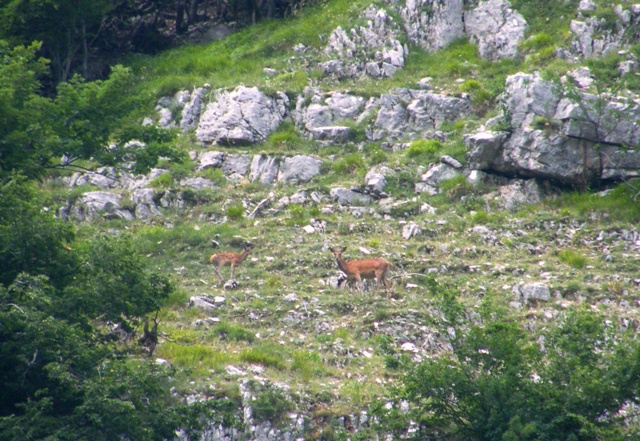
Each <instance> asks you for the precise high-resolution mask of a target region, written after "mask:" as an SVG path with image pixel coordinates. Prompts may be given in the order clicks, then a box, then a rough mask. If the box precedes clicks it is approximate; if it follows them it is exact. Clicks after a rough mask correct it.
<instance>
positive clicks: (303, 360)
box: [291, 351, 326, 382]
mask: <svg viewBox="0 0 640 441" xmlns="http://www.w3.org/2000/svg"><path fill="white" fill-rule="evenodd" d="M325 370H326V368H325V367H324V363H323V362H322V358H321V357H320V355H318V353H317V352H309V351H296V352H294V354H293V361H292V363H291V371H293V372H298V373H299V374H300V375H301V377H302V379H303V380H304V381H307V382H308V381H309V380H311V379H312V378H313V377H318V376H320V375H323V374H324V372H325Z"/></svg>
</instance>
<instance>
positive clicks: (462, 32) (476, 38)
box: [400, 0, 527, 60]
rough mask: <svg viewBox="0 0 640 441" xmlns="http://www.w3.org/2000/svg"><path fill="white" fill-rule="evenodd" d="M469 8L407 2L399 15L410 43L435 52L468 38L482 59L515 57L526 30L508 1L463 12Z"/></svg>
mask: <svg viewBox="0 0 640 441" xmlns="http://www.w3.org/2000/svg"><path fill="white" fill-rule="evenodd" d="M468 6H469V5H468V2H465V1H464V0H407V1H406V3H405V5H404V7H402V8H401V9H400V15H401V17H402V20H403V22H404V28H405V31H406V33H407V36H408V38H409V41H410V42H411V43H413V44H416V45H419V46H421V47H422V48H424V49H426V50H428V51H431V52H436V51H438V50H440V49H442V48H444V47H446V46H448V45H449V44H450V43H452V42H454V41H455V40H458V39H460V38H469V39H470V40H471V41H472V42H473V43H475V44H477V45H478V48H479V51H480V56H482V57H483V58H486V59H490V60H496V59H499V58H504V57H513V56H515V55H516V54H517V47H518V44H519V43H520V42H521V41H522V40H523V39H524V32H525V30H526V28H527V23H526V21H525V20H524V18H523V17H522V15H520V14H519V13H518V12H517V11H514V10H513V9H511V4H510V3H509V2H508V1H507V0H487V1H481V2H479V3H478V4H477V6H476V7H475V8H473V9H468V10H466V9H467V8H468Z"/></svg>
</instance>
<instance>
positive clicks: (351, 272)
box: [329, 247, 391, 292]
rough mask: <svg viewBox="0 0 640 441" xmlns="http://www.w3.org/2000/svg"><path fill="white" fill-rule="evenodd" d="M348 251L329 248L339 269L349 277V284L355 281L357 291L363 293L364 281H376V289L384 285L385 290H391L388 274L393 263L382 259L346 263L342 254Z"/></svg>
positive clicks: (344, 248)
mask: <svg viewBox="0 0 640 441" xmlns="http://www.w3.org/2000/svg"><path fill="white" fill-rule="evenodd" d="M346 249H347V247H343V248H342V249H341V250H338V249H334V248H329V251H331V252H332V253H333V255H334V256H335V257H336V261H337V262H338V267H339V268H340V270H342V272H343V273H345V274H346V275H347V283H348V282H349V281H352V280H353V281H355V285H356V289H358V286H359V290H360V292H362V291H363V284H362V279H376V289H380V285H381V284H384V288H385V290H387V289H388V288H391V282H390V281H389V280H387V272H389V269H390V268H391V263H389V262H387V261H386V260H384V259H383V258H381V257H378V258H376V259H366V260H350V261H348V262H347V261H345V260H344V259H343V258H342V253H344V251H345V250H346ZM345 286H346V284H345Z"/></svg>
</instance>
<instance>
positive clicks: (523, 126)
mask: <svg viewBox="0 0 640 441" xmlns="http://www.w3.org/2000/svg"><path fill="white" fill-rule="evenodd" d="M568 96H569V95H565V94H563V89H562V88H561V87H560V85H558V84H555V83H552V82H549V81H544V80H542V78H541V77H540V76H539V75H538V74H533V75H532V74H522V73H521V74H516V75H513V76H511V77H509V78H507V81H506V88H505V94H504V101H503V103H504V108H505V111H504V115H503V116H504V118H505V120H506V122H507V123H508V124H509V125H510V126H511V128H512V132H511V133H506V132H484V133H476V134H470V135H466V136H465V137H464V141H465V143H466V145H467V146H468V147H469V154H468V166H469V168H470V169H475V170H482V171H487V172H497V173H499V174H504V175H507V176H520V177H537V178H544V179H551V180H556V181H559V182H562V183H565V184H583V183H584V182H585V181H590V180H600V179H621V178H623V177H634V176H638V175H640V169H639V168H638V166H639V165H640V154H638V153H637V152H636V151H634V150H632V149H629V148H627V147H626V146H634V145H637V144H638V142H639V141H640V127H638V124H637V121H638V120H640V107H639V106H638V104H636V103H635V102H634V101H633V100H631V99H624V98H617V97H605V96H595V95H592V94H589V93H586V92H579V91H578V92H576V93H573V94H572V96H573V98H569V97H568Z"/></svg>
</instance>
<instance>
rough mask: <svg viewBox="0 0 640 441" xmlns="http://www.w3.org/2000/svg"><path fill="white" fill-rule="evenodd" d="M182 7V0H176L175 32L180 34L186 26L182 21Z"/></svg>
mask: <svg viewBox="0 0 640 441" xmlns="http://www.w3.org/2000/svg"><path fill="white" fill-rule="evenodd" d="M184 9H185V8H184V2H183V0H178V1H176V33H178V34H182V33H183V32H184V31H186V28H187V26H185V22H184Z"/></svg>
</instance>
